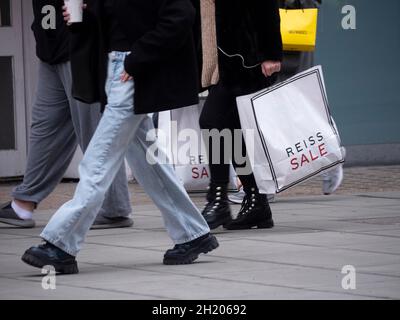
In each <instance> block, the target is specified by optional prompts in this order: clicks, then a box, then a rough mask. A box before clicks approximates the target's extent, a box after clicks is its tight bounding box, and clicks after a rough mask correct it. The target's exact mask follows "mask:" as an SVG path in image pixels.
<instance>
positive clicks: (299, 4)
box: [285, 0, 304, 12]
mask: <svg viewBox="0 0 400 320" xmlns="http://www.w3.org/2000/svg"><path fill="white" fill-rule="evenodd" d="M295 4H297V7H298V8H299V9H301V10H302V11H303V12H304V6H303V4H302V3H301V0H295ZM285 9H286V11H288V10H289V9H288V5H287V2H285ZM296 9H297V8H296Z"/></svg>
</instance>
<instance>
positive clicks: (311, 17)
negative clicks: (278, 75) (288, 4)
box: [280, 9, 318, 51]
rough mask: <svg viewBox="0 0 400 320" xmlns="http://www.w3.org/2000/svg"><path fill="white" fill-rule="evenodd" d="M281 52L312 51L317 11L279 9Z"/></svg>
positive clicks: (315, 33)
mask: <svg viewBox="0 0 400 320" xmlns="http://www.w3.org/2000/svg"><path fill="white" fill-rule="evenodd" d="M280 15H281V33H282V42H283V50H285V51H314V49H315V43H316V39H317V22H318V9H298V10H297V9H289V10H286V9H280Z"/></svg>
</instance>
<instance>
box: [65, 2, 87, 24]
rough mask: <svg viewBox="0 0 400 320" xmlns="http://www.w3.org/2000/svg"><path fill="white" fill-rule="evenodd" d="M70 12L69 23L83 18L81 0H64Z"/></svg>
mask: <svg viewBox="0 0 400 320" xmlns="http://www.w3.org/2000/svg"><path fill="white" fill-rule="evenodd" d="M64 3H65V5H66V6H67V10H68V12H69V14H70V20H69V23H77V22H82V19H83V0H64Z"/></svg>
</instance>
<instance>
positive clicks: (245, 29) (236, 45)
mask: <svg viewBox="0 0 400 320" xmlns="http://www.w3.org/2000/svg"><path fill="white" fill-rule="evenodd" d="M200 1H201V0H192V3H193V5H194V6H195V8H196V9H197V10H196V11H197V18H196V24H195V28H194V30H195V31H194V34H195V39H196V46H197V52H198V61H199V62H200V66H201V64H202V62H201V60H202V53H201V46H202V45H201V19H200ZM215 9H216V27H217V43H218V47H219V48H220V49H222V50H223V51H224V52H225V53H227V54H229V55H237V54H240V55H241V56H243V58H244V64H245V66H246V67H250V66H255V67H254V68H245V67H244V66H243V61H242V59H241V58H240V57H234V58H229V57H227V56H226V55H224V54H222V52H221V51H219V71H220V80H221V81H222V82H224V83H225V84H227V85H230V86H232V87H236V88H237V89H238V90H237V94H246V93H250V92H253V91H257V90H260V89H262V88H265V87H267V86H269V85H271V84H272V83H273V82H274V80H275V76H273V77H270V78H265V76H264V75H263V74H262V72H261V66H260V64H261V63H262V62H264V61H266V60H272V61H281V60H282V38H281V32H280V16H279V6H278V0H215ZM200 68H201V67H200Z"/></svg>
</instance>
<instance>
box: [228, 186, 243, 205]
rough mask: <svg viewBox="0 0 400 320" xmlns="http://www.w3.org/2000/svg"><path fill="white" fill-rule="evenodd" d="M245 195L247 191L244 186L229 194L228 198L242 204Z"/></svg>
mask: <svg viewBox="0 0 400 320" xmlns="http://www.w3.org/2000/svg"><path fill="white" fill-rule="evenodd" d="M245 195H246V193H245V192H244V190H243V188H240V190H239V191H238V192H236V193H233V194H230V195H229V196H228V199H229V201H230V202H232V203H235V204H241V203H242V202H243V198H244V196H245Z"/></svg>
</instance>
